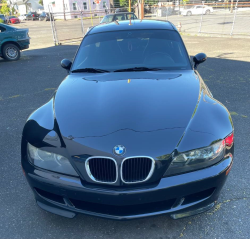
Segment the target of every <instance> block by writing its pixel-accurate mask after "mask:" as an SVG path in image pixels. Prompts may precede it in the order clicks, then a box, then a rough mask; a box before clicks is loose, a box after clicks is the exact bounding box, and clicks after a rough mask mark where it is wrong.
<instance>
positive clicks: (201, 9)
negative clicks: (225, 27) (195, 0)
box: [181, 5, 214, 16]
mask: <svg viewBox="0 0 250 239" xmlns="http://www.w3.org/2000/svg"><path fill="white" fill-rule="evenodd" d="M213 11H214V10H213V8H212V7H209V6H206V5H195V6H193V7H191V8H188V9H183V10H182V11H181V15H183V16H192V15H201V14H206V15H208V14H210V13H212V12H213Z"/></svg>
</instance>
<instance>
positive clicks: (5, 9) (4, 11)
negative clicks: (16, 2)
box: [0, 0, 10, 15]
mask: <svg viewBox="0 0 250 239" xmlns="http://www.w3.org/2000/svg"><path fill="white" fill-rule="evenodd" d="M2 4H4V5H2V8H1V10H0V12H1V13H2V14H4V15H8V14H9V13H10V8H9V6H8V5H7V1H6V0H2Z"/></svg>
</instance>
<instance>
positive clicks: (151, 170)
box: [120, 156, 155, 184]
mask: <svg viewBox="0 0 250 239" xmlns="http://www.w3.org/2000/svg"><path fill="white" fill-rule="evenodd" d="M131 158H148V159H151V161H152V164H151V169H150V171H149V173H148V176H147V177H146V178H145V179H144V180H141V181H136V182H126V181H125V180H124V178H123V173H122V167H123V164H124V162H125V161H126V160H128V159H131ZM154 169H155V160H154V159H153V158H151V157H149V156H133V157H127V158H124V159H123V160H122V163H121V169H120V174H121V181H122V182H123V183H126V184H134V183H142V182H145V181H147V180H149V179H150V178H151V176H152V175H153V172H154Z"/></svg>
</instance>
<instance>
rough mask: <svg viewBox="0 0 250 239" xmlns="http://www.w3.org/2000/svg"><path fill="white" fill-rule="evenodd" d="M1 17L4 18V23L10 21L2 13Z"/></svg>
mask: <svg viewBox="0 0 250 239" xmlns="http://www.w3.org/2000/svg"><path fill="white" fill-rule="evenodd" d="M0 19H2V20H3V23H8V20H7V18H6V17H5V16H4V15H3V14H0Z"/></svg>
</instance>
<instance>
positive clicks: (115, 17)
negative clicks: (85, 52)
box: [87, 12, 137, 32]
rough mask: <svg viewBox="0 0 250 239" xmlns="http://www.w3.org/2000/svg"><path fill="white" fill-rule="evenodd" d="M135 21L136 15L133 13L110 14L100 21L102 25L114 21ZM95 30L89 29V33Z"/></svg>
mask: <svg viewBox="0 0 250 239" xmlns="http://www.w3.org/2000/svg"><path fill="white" fill-rule="evenodd" d="M130 19H131V20H135V19H137V17H136V15H135V14H134V13H132V12H120V13H113V14H108V15H106V16H105V17H103V19H102V20H101V21H100V24H107V23H110V22H113V21H125V20H130ZM91 28H93V26H91V27H88V29H87V32H88V31H89V30H90V29H91Z"/></svg>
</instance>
